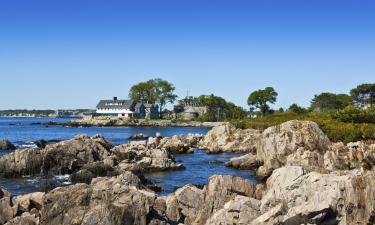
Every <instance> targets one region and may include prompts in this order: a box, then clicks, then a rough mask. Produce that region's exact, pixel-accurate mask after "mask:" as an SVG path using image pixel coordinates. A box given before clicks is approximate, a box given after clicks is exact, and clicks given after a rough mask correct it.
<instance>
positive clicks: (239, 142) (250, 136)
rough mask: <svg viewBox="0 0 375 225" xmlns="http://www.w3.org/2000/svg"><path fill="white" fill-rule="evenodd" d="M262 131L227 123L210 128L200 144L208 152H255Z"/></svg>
mask: <svg viewBox="0 0 375 225" xmlns="http://www.w3.org/2000/svg"><path fill="white" fill-rule="evenodd" d="M260 136H261V132H260V131H258V130H254V129H246V130H242V129H237V128H235V127H234V126H233V125H231V124H229V123H226V124H223V125H220V126H216V127H214V128H212V130H210V131H209V132H208V133H207V135H206V136H205V137H204V139H203V140H202V141H201V142H200V143H199V144H198V147H199V148H200V149H204V150H207V152H208V153H220V152H253V153H254V152H255V151H256V148H257V146H258V142H259V138H260Z"/></svg>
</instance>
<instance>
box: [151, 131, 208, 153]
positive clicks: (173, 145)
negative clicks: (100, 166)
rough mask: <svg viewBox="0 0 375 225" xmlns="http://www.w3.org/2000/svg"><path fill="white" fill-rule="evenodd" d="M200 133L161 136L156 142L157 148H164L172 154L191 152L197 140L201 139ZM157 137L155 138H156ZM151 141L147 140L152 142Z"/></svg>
mask: <svg viewBox="0 0 375 225" xmlns="http://www.w3.org/2000/svg"><path fill="white" fill-rule="evenodd" d="M203 136H204V135H201V134H181V135H173V136H172V137H170V138H162V139H160V140H159V142H158V143H157V147H158V148H165V149H167V150H168V151H169V152H170V153H172V154H180V153H193V152H194V148H195V147H196V146H197V144H198V142H199V141H201V140H202V139H203ZM156 139H157V138H156ZM152 143H153V141H151V142H149V144H152Z"/></svg>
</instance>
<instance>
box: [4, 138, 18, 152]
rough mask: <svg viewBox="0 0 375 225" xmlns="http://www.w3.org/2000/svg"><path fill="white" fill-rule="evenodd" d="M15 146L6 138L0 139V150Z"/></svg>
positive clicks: (10, 148) (11, 148)
mask: <svg viewBox="0 0 375 225" xmlns="http://www.w3.org/2000/svg"><path fill="white" fill-rule="evenodd" d="M13 149H16V147H15V146H14V145H13V144H12V143H11V142H10V141H8V140H0V150H13Z"/></svg>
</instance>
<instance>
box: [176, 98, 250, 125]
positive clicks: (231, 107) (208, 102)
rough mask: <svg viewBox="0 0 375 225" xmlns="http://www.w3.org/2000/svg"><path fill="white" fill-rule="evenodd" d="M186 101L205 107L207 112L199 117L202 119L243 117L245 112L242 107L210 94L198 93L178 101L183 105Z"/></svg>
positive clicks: (217, 119) (222, 119)
mask: <svg viewBox="0 0 375 225" xmlns="http://www.w3.org/2000/svg"><path fill="white" fill-rule="evenodd" d="M186 101H188V102H189V103H190V104H191V105H193V106H202V107H203V106H204V107H207V112H206V113H205V114H204V115H203V116H202V117H201V119H202V120H204V121H224V120H228V119H243V118H245V117H246V116H247V112H246V111H245V109H243V108H242V107H239V106H237V105H235V104H234V103H232V102H228V101H226V100H225V99H224V98H222V97H219V96H215V95H213V94H211V95H200V96H198V97H188V98H185V99H183V100H180V101H179V104H180V105H183V104H184V103H185V102H186Z"/></svg>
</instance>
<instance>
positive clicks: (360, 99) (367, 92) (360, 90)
mask: <svg viewBox="0 0 375 225" xmlns="http://www.w3.org/2000/svg"><path fill="white" fill-rule="evenodd" d="M350 94H351V96H352V97H353V101H354V103H355V105H357V106H360V107H365V106H367V107H371V106H374V105H375V83H373V84H361V85H358V86H357V87H356V88H353V89H352V90H351V91H350Z"/></svg>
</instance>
